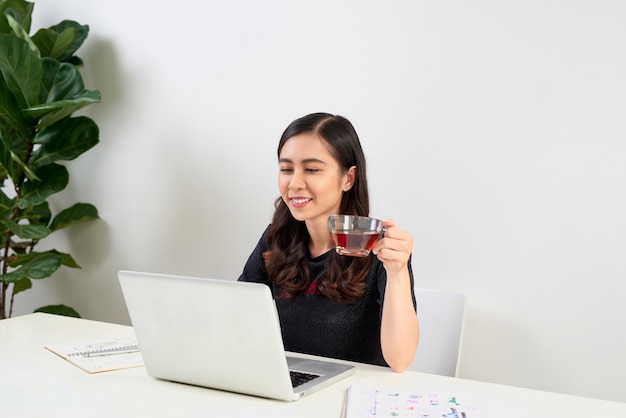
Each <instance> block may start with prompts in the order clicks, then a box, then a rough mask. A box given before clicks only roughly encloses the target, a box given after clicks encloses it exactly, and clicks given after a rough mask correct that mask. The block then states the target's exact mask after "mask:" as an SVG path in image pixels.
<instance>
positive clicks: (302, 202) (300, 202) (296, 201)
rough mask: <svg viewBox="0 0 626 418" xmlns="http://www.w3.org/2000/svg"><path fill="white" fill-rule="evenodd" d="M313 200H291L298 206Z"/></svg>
mask: <svg viewBox="0 0 626 418" xmlns="http://www.w3.org/2000/svg"><path fill="white" fill-rule="evenodd" d="M310 200H311V199H291V201H292V202H293V203H295V204H296V205H302V204H304V203H306V202H309V201H310Z"/></svg>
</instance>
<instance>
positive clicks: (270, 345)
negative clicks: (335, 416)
mask: <svg viewBox="0 0 626 418" xmlns="http://www.w3.org/2000/svg"><path fill="white" fill-rule="evenodd" d="M118 276H119V280H120V284H121V286H122V291H123V294H124V298H125V300H126V304H127V307H128V311H129V314H130V318H131V321H132V324H133V326H134V328H135V333H136V334H137V339H138V341H139V345H140V346H141V351H142V355H143V358H144V363H145V366H146V371H147V372H148V374H150V375H151V376H153V377H157V378H160V379H166V380H172V381H177V382H182V383H188V384H193V385H199V386H205V387H210V388H216V389H221V390H227V391H233V392H240V393H246V394H250V395H255V396H262V397H268V398H275V399H282V400H293V399H294V396H295V395H294V391H293V388H292V386H291V380H290V378H289V371H288V368H287V360H286V357H285V352H284V346H283V342H282V336H281V332H280V325H279V321H278V314H277V311H276V305H275V303H274V301H273V299H272V296H271V293H270V290H269V288H268V287H267V286H265V285H263V284H256V283H243V282H235V281H228V280H216V279H200V278H195V277H183V276H170V275H163V274H154V273H141V272H130V271H120V272H119V274H118ZM226 337H228V338H226Z"/></svg>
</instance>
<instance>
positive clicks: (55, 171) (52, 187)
mask: <svg viewBox="0 0 626 418" xmlns="http://www.w3.org/2000/svg"><path fill="white" fill-rule="evenodd" d="M35 174H36V175H37V177H38V178H39V179H41V180H28V181H25V182H24V185H23V186H22V196H21V199H20V200H19V201H18V207H19V208H20V209H26V208H27V207H29V206H35V205H39V204H40V203H43V202H44V201H45V200H46V199H47V198H48V197H50V196H51V195H53V194H54V193H58V192H60V191H61V190H63V189H65V188H66V187H67V183H68V182H69V179H70V175H69V173H68V171H67V168H65V167H64V166H62V165H58V164H50V165H46V166H43V167H41V168H40V169H38V170H36V171H35Z"/></svg>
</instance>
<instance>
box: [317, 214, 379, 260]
mask: <svg viewBox="0 0 626 418" xmlns="http://www.w3.org/2000/svg"><path fill="white" fill-rule="evenodd" d="M328 230H329V231H330V235H331V237H332V239H333V242H334V243H335V250H336V251H337V253H339V254H341V255H350V256H354V257H366V256H367V255H368V254H369V253H370V251H371V250H372V247H373V246H374V243H375V242H376V241H377V240H378V238H380V236H381V235H382V232H383V221H381V220H380V219H375V218H369V217H366V216H356V215H331V216H329V217H328Z"/></svg>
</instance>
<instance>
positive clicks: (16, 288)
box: [12, 277, 33, 295]
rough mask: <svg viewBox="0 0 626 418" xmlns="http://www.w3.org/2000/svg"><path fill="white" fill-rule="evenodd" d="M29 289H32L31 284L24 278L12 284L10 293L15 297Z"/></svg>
mask: <svg viewBox="0 0 626 418" xmlns="http://www.w3.org/2000/svg"><path fill="white" fill-rule="evenodd" d="M31 287H33V282H32V281H31V280H30V279H29V278H27V277H24V278H22V279H20V280H18V281H16V282H13V292H12V293H13V295H16V294H18V293H20V292H23V291H25V290H28V289H30V288H31Z"/></svg>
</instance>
